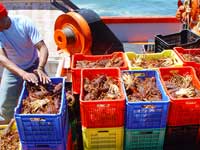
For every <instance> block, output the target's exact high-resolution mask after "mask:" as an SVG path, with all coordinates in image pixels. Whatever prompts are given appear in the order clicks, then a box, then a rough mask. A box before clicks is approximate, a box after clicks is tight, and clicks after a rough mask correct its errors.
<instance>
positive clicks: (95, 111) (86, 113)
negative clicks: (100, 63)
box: [80, 68, 125, 128]
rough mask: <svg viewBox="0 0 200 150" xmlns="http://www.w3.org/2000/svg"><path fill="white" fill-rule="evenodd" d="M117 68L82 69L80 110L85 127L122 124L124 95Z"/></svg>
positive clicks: (119, 125) (117, 125)
mask: <svg viewBox="0 0 200 150" xmlns="http://www.w3.org/2000/svg"><path fill="white" fill-rule="evenodd" d="M120 74H121V73H120V69H119V68H105V69H104V68H99V69H91V68H90V69H83V70H82V72H81V94H80V112H81V122H82V126H84V127H86V128H106V127H121V126H123V125H124V112H125V96H124V93H123V88H122V84H121V78H120Z"/></svg>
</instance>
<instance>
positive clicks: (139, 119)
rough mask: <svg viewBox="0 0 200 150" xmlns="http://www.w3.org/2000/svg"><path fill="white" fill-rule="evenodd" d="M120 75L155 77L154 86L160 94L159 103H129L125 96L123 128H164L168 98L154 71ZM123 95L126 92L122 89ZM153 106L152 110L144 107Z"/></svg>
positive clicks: (143, 77)
mask: <svg viewBox="0 0 200 150" xmlns="http://www.w3.org/2000/svg"><path fill="white" fill-rule="evenodd" d="M122 73H130V74H131V75H134V76H138V78H142V79H145V78H150V77H155V79H156V86H157V88H158V89H159V90H160V92H161V94H162V99H161V101H156V100H155V101H147V102H129V101H128V97H127V95H126V94H125V96H126V112H125V114H126V119H125V120H126V121H125V127H126V128H127V129H145V128H165V127H166V122H167V114H168V107H169V97H168V96H167V94H166V92H165V91H164V88H163V86H162V83H161V81H160V77H159V74H158V72H157V71H155V70H142V71H123V72H122ZM124 93H126V90H125V88H124ZM148 105H149V106H150V105H153V106H154V108H145V107H144V106H148Z"/></svg>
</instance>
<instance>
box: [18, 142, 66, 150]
mask: <svg viewBox="0 0 200 150" xmlns="http://www.w3.org/2000/svg"><path fill="white" fill-rule="evenodd" d="M22 149H23V150H66V142H64V141H63V142H61V143H51V144H49V143H47V144H45V143H44V144H25V143H22Z"/></svg>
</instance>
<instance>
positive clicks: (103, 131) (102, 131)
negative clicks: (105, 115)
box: [98, 130, 109, 133]
mask: <svg viewBox="0 0 200 150" xmlns="http://www.w3.org/2000/svg"><path fill="white" fill-rule="evenodd" d="M98 132H99V133H107V132H109V131H108V130H101V131H98Z"/></svg>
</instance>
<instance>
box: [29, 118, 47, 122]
mask: <svg viewBox="0 0 200 150" xmlns="http://www.w3.org/2000/svg"><path fill="white" fill-rule="evenodd" d="M30 121H44V122H45V121H46V119H45V118H30Z"/></svg>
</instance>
